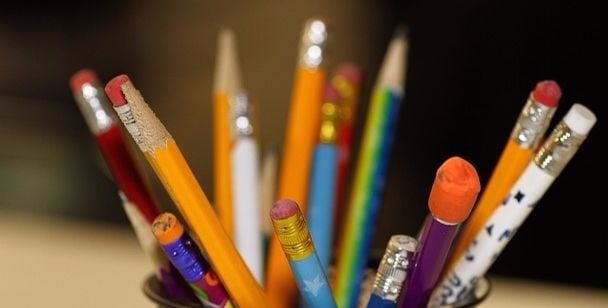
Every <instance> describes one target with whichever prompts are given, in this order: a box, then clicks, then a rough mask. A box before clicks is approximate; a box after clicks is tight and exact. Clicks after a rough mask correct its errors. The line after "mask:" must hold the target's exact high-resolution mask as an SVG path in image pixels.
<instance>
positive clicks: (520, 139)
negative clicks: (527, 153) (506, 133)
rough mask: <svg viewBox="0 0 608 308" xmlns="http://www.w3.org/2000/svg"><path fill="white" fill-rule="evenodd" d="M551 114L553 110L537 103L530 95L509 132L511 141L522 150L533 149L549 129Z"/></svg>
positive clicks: (553, 112)
mask: <svg viewBox="0 0 608 308" xmlns="http://www.w3.org/2000/svg"><path fill="white" fill-rule="evenodd" d="M553 114H555V108H552V107H548V106H546V105H543V104H541V103H539V102H537V101H536V100H534V98H532V95H530V98H528V101H527V102H526V105H525V106H524V109H523V110H522V111H521V113H520V114H519V118H518V119H517V123H516V124H515V127H514V128H513V131H512V132H511V139H513V140H514V141H515V142H517V144H518V145H520V146H521V147H523V148H528V149H535V148H536V147H537V146H538V144H539V143H540V141H541V140H542V138H543V136H544V135H545V132H546V131H547V128H549V124H550V123H551V119H552V118H553Z"/></svg>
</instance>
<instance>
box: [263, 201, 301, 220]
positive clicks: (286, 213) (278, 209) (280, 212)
mask: <svg viewBox="0 0 608 308" xmlns="http://www.w3.org/2000/svg"><path fill="white" fill-rule="evenodd" d="M299 211H300V208H299V207H298V204H297V203H296V202H295V201H293V200H291V199H281V200H279V201H277V202H275V203H274V205H273V206H272V208H271V209H270V217H272V219H285V218H287V217H291V216H293V215H295V214H297V213H298V212H299Z"/></svg>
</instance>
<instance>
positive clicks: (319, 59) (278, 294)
mask: <svg viewBox="0 0 608 308" xmlns="http://www.w3.org/2000/svg"><path fill="white" fill-rule="evenodd" d="M326 43H327V27H326V24H325V22H323V21H321V20H318V19H312V20H309V21H307V22H306V25H305V26H304V31H303V34H302V40H301V43H300V55H299V59H298V61H299V63H298V66H297V68H296V74H295V81H294V88H293V92H292V99H291V106H290V110H289V116H288V120H287V129H286V134H285V142H284V145H283V159H282V162H281V169H280V175H279V186H278V192H277V196H278V198H290V199H293V200H295V201H296V202H297V203H298V204H300V205H301V206H302V209H303V211H304V212H305V213H306V208H307V206H306V204H307V200H306V197H307V194H308V182H309V172H310V165H311V162H312V152H313V148H314V145H315V143H316V141H317V134H318V131H319V122H320V114H319V112H318V110H320V108H321V103H322V101H323V89H324V87H325V69H324V68H323V64H324V62H325V56H326V55H325V45H326ZM266 291H267V292H268V296H269V299H270V300H271V302H272V304H273V306H275V307H277V308H281V307H294V306H295V305H296V303H297V297H298V289H297V286H296V283H295V281H294V279H293V275H292V273H291V271H290V270H289V264H288V263H287V259H286V258H285V255H284V254H283V252H282V251H281V247H280V245H279V242H278V241H277V239H276V236H273V238H272V240H271V242H270V252H269V255H268V267H267V275H266Z"/></svg>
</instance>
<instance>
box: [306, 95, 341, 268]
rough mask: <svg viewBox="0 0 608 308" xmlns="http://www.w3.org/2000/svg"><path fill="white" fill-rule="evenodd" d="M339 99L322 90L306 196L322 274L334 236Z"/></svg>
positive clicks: (327, 262) (309, 220) (309, 219)
mask: <svg viewBox="0 0 608 308" xmlns="http://www.w3.org/2000/svg"><path fill="white" fill-rule="evenodd" d="M339 100H340V93H339V92H338V91H337V90H336V89H335V88H334V87H332V86H331V85H328V86H327V87H325V98H324V103H323V105H322V107H321V113H322V120H321V130H320V132H319V143H317V145H316V147H315V150H314V154H313V161H312V168H311V172H310V175H311V177H310V192H309V195H308V202H309V203H308V226H309V228H310V234H311V235H312V239H313V241H314V243H315V246H316V248H317V254H318V255H319V259H320V260H321V265H322V266H323V270H325V271H327V270H328V268H329V263H330V261H331V256H332V255H331V253H332V240H333V237H334V211H335V207H334V204H335V199H336V181H337V180H336V178H337V171H338V170H337V169H338V147H337V146H336V139H337V136H338V129H337V119H338V106H337V104H336V103H337V102H338V101H339Z"/></svg>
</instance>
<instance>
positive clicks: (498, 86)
mask: <svg viewBox="0 0 608 308" xmlns="http://www.w3.org/2000/svg"><path fill="white" fill-rule="evenodd" d="M224 2H227V1H87V2H79V3H77V4H67V3H66V4H62V3H56V2H53V3H45V2H42V1H21V2H19V3H10V2H9V3H3V4H0V145H1V146H0V210H2V209H3V208H4V209H11V210H15V209H17V210H23V211H36V212H39V211H44V212H47V213H49V214H51V215H62V216H64V215H67V216H70V217H73V218H76V219H89V220H104V221H111V222H116V223H118V224H121V225H125V226H126V224H127V222H126V219H125V218H124V214H123V212H122V209H121V207H120V203H119V200H118V197H117V196H116V193H115V188H114V186H113V184H112V183H111V181H110V180H109V179H108V177H107V175H106V174H107V172H106V171H105V169H104V167H103V162H102V160H101V159H100V155H99V153H98V152H97V150H96V148H95V144H94V142H93V141H92V139H91V138H90V134H89V132H88V129H87V128H86V126H85V124H84V121H83V120H82V117H81V116H80V113H79V111H78V110H77V108H76V105H75V104H74V102H73V100H72V98H71V93H70V91H69V87H68V84H67V81H68V78H69V76H70V75H71V74H72V73H73V72H74V71H76V70H78V69H80V68H83V67H89V68H93V69H95V70H97V71H98V73H99V75H100V77H101V78H102V79H103V80H105V81H107V80H109V79H110V78H112V77H113V76H115V75H117V74H119V73H123V72H124V73H128V74H129V75H130V76H131V78H132V79H133V80H134V83H135V84H136V85H137V86H138V87H139V88H140V90H141V91H142V93H143V94H144V96H145V97H146V98H147V101H148V102H149V103H150V105H151V106H152V108H153V109H154V110H155V111H156V112H157V113H158V114H159V117H160V118H161V120H162V121H163V123H164V124H165V125H166V126H167V128H168V129H169V131H170V132H171V133H172V134H173V136H174V137H175V138H176V139H177V141H178V143H179V145H180V148H181V149H182V151H183V152H184V154H185V156H186V157H187V158H188V160H189V162H190V163H191V165H192V168H193V170H194V171H195V173H196V175H197V177H198V179H199V181H200V183H201V185H202V186H203V187H204V189H205V191H206V192H207V194H208V195H209V197H210V198H211V199H212V198H213V195H212V192H213V183H212V149H211V136H212V132H211V118H210V115H211V106H210V98H211V85H212V76H213V64H214V59H215V40H216V34H217V31H218V30H219V29H220V27H221V26H230V27H231V28H233V29H234V31H235V33H236V35H237V40H238V48H239V53H240V57H241V68H242V70H243V79H244V85H245V87H246V88H247V89H248V90H249V91H250V92H251V93H253V94H254V95H255V96H256V97H257V100H258V102H259V105H258V109H259V112H258V115H259V125H258V127H259V128H260V130H259V132H260V135H259V137H260V141H261V143H262V146H263V148H264V150H265V151H266V150H269V149H275V150H277V149H280V147H281V144H282V140H283V131H284V127H285V119H284V117H285V115H286V113H287V108H288V102H289V98H290V94H291V84H292V81H293V78H292V76H293V70H294V67H295V61H296V53H297V41H298V37H299V33H300V30H301V26H302V24H303V22H304V20H305V19H307V18H309V17H312V16H325V17H327V19H328V20H330V21H331V24H332V26H333V31H332V34H333V36H332V41H331V44H332V45H331V47H330V48H331V61H332V62H331V63H332V64H333V65H335V64H336V63H339V62H342V61H354V62H356V63H359V64H361V66H362V67H363V68H364V70H365V72H366V76H367V80H366V91H365V95H364V99H363V103H364V104H367V101H368V99H367V98H368V93H369V89H370V86H371V84H373V79H374V77H375V75H376V73H377V70H378V67H379V65H380V62H381V60H382V57H383V55H384V51H385V47H386V45H387V43H388V40H389V39H390V36H391V34H392V31H393V29H394V28H395V27H396V26H397V25H398V24H399V23H400V22H403V23H405V24H407V25H408V26H409V29H410V38H411V50H410V56H409V68H408V74H407V79H408V80H407V86H406V102H405V105H404V108H403V109H402V110H401V117H400V123H399V128H398V133H397V135H396V142H395V149H394V152H393V157H392V160H391V164H390V172H389V179H388V183H387V190H386V194H385V198H384V205H383V208H382V212H381V215H380V219H381V221H382V223H381V225H380V226H381V227H380V228H379V230H378V232H377V236H376V240H375V244H374V247H375V248H374V254H375V255H376V256H377V255H379V254H381V252H382V251H383V249H384V245H385V243H386V241H387V240H388V237H389V236H390V235H391V234H393V233H407V234H416V233H417V231H418V229H419V228H420V225H421V223H422V220H423V218H424V216H425V215H426V213H427V208H426V198H427V197H428V193H429V187H430V185H431V183H432V181H433V178H434V173H435V170H436V168H437V167H438V166H439V165H440V164H441V163H442V162H443V161H444V160H445V159H447V158H448V157H450V156H453V155H459V156H462V157H464V158H466V159H468V160H470V161H471V162H473V163H474V164H475V165H476V167H477V168H478V172H479V174H480V176H481V179H482V184H483V183H485V182H486V181H487V179H488V178H489V176H490V173H491V171H492V169H493V167H494V164H495V163H496V160H497V159H498V156H499V155H500V152H501V151H502V148H503V146H504V144H505V142H506V140H507V137H508V136H509V133H510V131H511V128H512V127H513V124H514V122H515V120H516V118H517V115H518V114H519V112H520V110H521V107H522V106H523V103H524V102H525V99H526V97H527V96H528V94H529V92H530V91H531V90H532V88H533V87H534V85H535V83H536V82H537V81H539V80H542V79H555V80H556V81H557V82H558V83H559V84H560V85H561V86H562V90H563V93H564V95H563V98H562V100H561V106H560V108H559V110H558V112H557V114H556V116H555V118H554V121H553V123H556V122H557V121H558V120H559V119H561V117H562V116H563V115H564V114H565V112H566V111H567V110H568V108H569V107H570V106H571V104H572V103H574V102H581V103H583V104H585V105H586V106H588V107H589V108H590V109H592V110H593V111H594V112H595V113H596V115H597V116H598V123H597V124H596V127H595V129H594V130H593V131H592V132H591V134H590V136H589V138H588V139H587V141H586V142H585V143H584V144H583V146H582V147H581V149H580V151H579V152H578V154H577V155H576V157H575V158H574V159H573V161H572V162H571V163H570V165H569V166H568V167H567V168H566V169H565V170H564V172H563V173H562V174H561V176H560V177H559V178H558V180H557V181H556V182H555V184H554V185H553V186H552V187H551V188H550V190H549V191H548V192H547V194H546V195H545V197H544V198H543V199H542V200H541V202H540V203H539V206H537V207H536V209H535V211H534V212H533V214H532V215H531V216H530V217H529V219H528V221H527V222H526V223H525V224H524V226H523V227H522V228H521V229H520V231H519V233H518V235H517V236H516V238H515V240H514V241H513V242H512V243H511V244H510V245H509V247H508V249H507V250H506V251H505V252H504V253H503V254H502V255H501V257H500V258H499V259H498V261H497V262H496V264H495V266H494V267H493V269H492V272H494V273H497V274H503V275H513V276H520V277H527V278H534V279H542V280H554V281H561V282H567V283H577V284H585V285H593V286H598V287H604V288H606V287H608V279H606V278H605V277H606V276H607V275H608V266H607V265H606V261H605V260H607V259H608V254H607V253H606V252H605V249H604V247H605V246H606V242H607V241H606V238H605V234H606V232H605V228H604V226H603V224H604V223H605V219H604V218H603V217H604V215H605V214H604V213H605V210H604V209H603V203H604V202H602V200H604V191H603V190H602V189H603V187H604V186H605V183H606V181H605V180H603V179H602V178H601V176H602V175H603V174H605V173H606V171H608V170H606V167H605V157H607V155H608V153H607V151H606V147H605V145H604V142H603V140H606V138H607V137H608V136H607V134H606V129H605V127H606V126H605V124H604V121H605V119H606V116H607V113H606V111H607V107H606V105H605V104H606V102H605V96H604V95H603V92H604V91H605V86H603V83H605V82H606V78H605V75H604V72H605V71H606V69H607V68H608V66H607V65H606V64H607V63H606V60H605V56H606V55H607V54H608V53H607V51H608V50H606V48H605V47H603V45H605V44H602V43H601V42H602V41H604V40H605V38H606V37H607V36H608V28H607V27H606V22H605V19H604V18H600V17H601V15H600V12H602V10H601V9H600V8H599V6H593V5H588V4H583V3H579V2H564V3H558V2H554V1H534V2H533V3H529V2H528V1H511V2H508V3H507V2H506V1H467V2H458V3H451V2H447V1H446V3H442V2H440V1H403V2H400V1H367V2H364V1H357V2H355V1H335V2H332V3H326V1H310V0H309V1H279V0H274V1H230V2H228V3H224ZM361 110H364V108H362V109H361ZM360 115H362V113H360ZM361 120H362V117H360V121H359V123H360V124H361V123H362V121H361ZM360 126H361V125H360ZM148 172H149V175H150V178H152V179H153V180H155V179H154V176H153V175H152V173H151V172H150V170H149V169H148ZM154 184H155V188H156V191H157V192H158V193H159V194H161V196H162V194H164V192H163V191H162V188H161V187H160V185H158V183H157V182H154ZM164 200H165V204H169V203H168V202H167V201H168V199H167V198H166V196H164ZM1 213H2V212H1V211H0V214H1ZM0 232H1V228H0Z"/></svg>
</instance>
